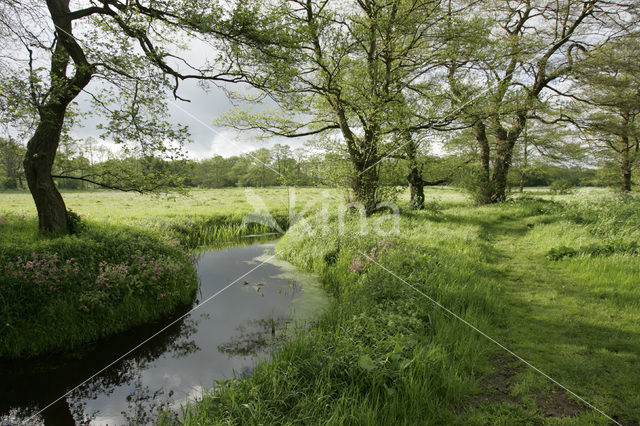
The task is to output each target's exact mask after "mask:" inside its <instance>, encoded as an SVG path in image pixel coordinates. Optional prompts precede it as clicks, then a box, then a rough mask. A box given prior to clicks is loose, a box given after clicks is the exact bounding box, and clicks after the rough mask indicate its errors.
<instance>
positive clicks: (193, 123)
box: [72, 81, 303, 159]
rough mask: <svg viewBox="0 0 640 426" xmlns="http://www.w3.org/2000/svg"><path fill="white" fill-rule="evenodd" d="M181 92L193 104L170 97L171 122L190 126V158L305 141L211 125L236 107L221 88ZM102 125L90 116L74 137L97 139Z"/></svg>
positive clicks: (188, 86)
mask: <svg viewBox="0 0 640 426" xmlns="http://www.w3.org/2000/svg"><path fill="white" fill-rule="evenodd" d="M178 93H179V95H180V96H181V97H183V98H186V99H189V100H190V101H191V102H183V101H180V100H174V99H173V98H172V97H171V98H168V99H167V101H168V105H169V113H170V119H169V121H170V122H172V123H174V124H181V125H187V126H189V131H190V133H191V137H192V139H193V142H192V143H189V144H187V145H186V147H185V148H186V150H187V152H188V155H189V156H190V157H191V158H194V159H203V158H209V157H212V156H215V155H221V156H223V157H230V156H233V155H239V154H243V153H246V152H249V151H252V150H255V149H258V148H261V147H270V146H273V145H274V144H276V143H282V144H287V145H290V146H291V147H292V148H295V147H299V146H302V143H303V141H302V140H297V139H294V140H292V139H287V138H271V139H268V140H264V139H258V138H256V137H255V134H250V133H248V132H238V131H236V130H234V129H229V128H224V127H216V126H214V125H213V124H212V123H213V121H214V120H215V119H216V118H219V117H220V116H221V115H223V114H224V113H225V112H228V111H230V110H231V109H233V107H234V105H233V104H232V103H231V102H230V101H229V100H228V99H227V96H226V94H225V93H224V91H223V90H222V89H220V88H218V87H211V88H210V89H208V90H204V89H203V88H201V87H199V86H198V84H197V82H194V81H187V82H184V83H182V84H181V85H180V91H179V92H178ZM78 104H79V107H80V109H81V110H86V109H87V108H90V103H89V102H88V96H84V97H82V98H81V99H79V102H78ZM99 122H100V117H96V116H88V117H87V118H85V119H84V120H83V121H82V124H83V126H82V127H78V128H75V129H73V131H72V134H73V136H74V137H76V138H87V137H90V136H93V137H95V138H97V139H98V136H99V134H100V131H99V130H97V129H96V125H97V124H98V123H99ZM107 145H108V146H109V144H107Z"/></svg>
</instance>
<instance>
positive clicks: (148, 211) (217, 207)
mask: <svg viewBox="0 0 640 426" xmlns="http://www.w3.org/2000/svg"><path fill="white" fill-rule="evenodd" d="M255 194H256V195H259V196H260V198H261V199H262V200H263V201H264V207H265V208H266V209H268V210H269V211H270V212H272V213H275V214H274V216H275V217H276V219H277V220H279V221H280V220H283V221H284V220H286V218H287V217H288V216H287V210H288V208H289V206H290V204H289V202H288V201H287V200H288V196H289V193H288V191H287V190H286V189H278V188H273V189H263V190H255ZM323 194H326V197H327V198H328V199H329V200H330V203H332V204H331V205H335V204H336V203H339V202H341V201H342V200H343V195H342V193H341V192H340V191H338V190H328V191H325V190H322V189H299V188H298V189H296V197H297V199H298V202H299V203H297V204H296V208H297V209H303V210H304V206H305V205H306V202H313V201H317V200H318V197H319V196H324V195H323ZM64 195H65V199H66V201H67V204H68V206H69V208H71V209H72V210H74V211H76V212H77V213H79V214H80V215H81V216H83V217H84V218H85V221H87V222H89V223H94V226H105V227H106V226H115V225H116V224H117V226H125V227H131V228H132V229H138V230H145V232H150V233H152V234H153V235H155V236H156V237H157V238H158V239H159V240H169V241H171V240H175V239H178V241H179V242H180V241H182V242H181V244H182V246H184V247H190V246H197V245H199V244H202V243H211V242H215V241H216V238H218V241H222V240H223V239H225V238H226V237H234V238H241V237H242V235H243V233H253V232H256V231H265V230H266V229H267V228H266V227H262V228H259V229H258V228H255V229H244V228H242V226H241V216H243V215H244V214H245V213H248V212H251V211H253V210H255V208H254V206H255V203H251V202H249V201H247V197H246V193H245V192H244V190H242V189H224V190H206V191H205V190H198V191H194V192H193V193H192V194H191V195H190V196H188V197H184V196H181V195H175V196H169V197H160V198H158V197H148V196H144V197H143V196H138V195H130V194H121V193H113V192H102V191H100V192H94V193H80V192H78V193H66V194H64ZM98 201H99V202H98ZM406 201H407V200H406V194H403V196H402V198H401V199H400V200H399V202H398V203H399V205H400V206H401V207H403V205H405V204H406ZM426 204H427V208H426V209H425V210H423V211H411V210H407V209H405V208H402V209H401V214H400V221H399V229H398V232H392V233H390V234H388V235H381V234H380V233H376V232H374V231H371V232H364V233H363V232H361V229H362V228H361V226H362V223H361V221H360V218H359V216H357V215H353V216H350V217H349V218H348V219H347V220H346V223H345V224H341V223H340V221H339V220H338V219H337V218H336V216H335V214H334V213H333V210H330V212H331V213H330V214H329V215H328V216H327V215H326V214H323V213H318V214H314V211H313V208H310V209H308V210H307V211H306V212H305V215H306V216H307V217H308V220H307V221H306V222H301V223H298V224H296V225H294V226H292V227H291V228H290V229H289V230H288V232H287V233H286V235H285V236H284V237H282V239H281V240H280V241H279V243H278V245H277V254H278V255H279V256H280V257H281V258H284V259H286V260H288V261H289V262H291V263H293V264H295V265H296V266H298V267H299V268H301V269H305V270H309V271H313V272H315V273H317V274H318V275H319V277H320V278H321V280H322V282H323V285H324V286H325V289H326V290H327V291H328V292H329V293H330V294H331V295H332V296H333V298H332V300H333V302H332V304H331V307H330V309H329V310H328V312H327V313H326V314H325V315H324V316H323V317H322V318H320V319H319V320H318V322H317V324H316V326H315V327H314V328H313V329H311V330H310V331H304V332H303V331H301V332H300V333H299V334H298V335H297V336H296V337H295V338H293V339H292V340H291V341H290V342H289V343H288V344H286V345H285V346H284V347H283V348H282V349H281V350H280V351H279V352H277V353H275V354H274V356H273V358H272V360H271V361H269V362H266V363H263V364H261V365H260V366H259V367H258V368H257V369H256V370H255V371H254V373H253V374H252V375H251V376H248V377H243V378H239V379H236V380H232V381H224V382H220V383H218V384H217V385H216V386H214V387H213V388H212V389H211V390H210V391H209V392H208V393H207V395H205V396H204V397H203V398H202V399H201V400H198V401H193V402H192V403H190V404H188V405H187V406H185V407H184V408H183V411H182V412H181V413H166V417H165V418H164V419H163V422H164V423H166V424H173V423H175V422H176V421H180V422H183V423H185V424H194V425H195V424H258V423H262V424H299V423H306V424H465V425H466V424H570V425H584V424H611V423H612V420H613V421H615V422H619V423H620V424H638V423H640V381H638V380H637V378H638V377H640V302H639V301H640V297H639V296H640V285H639V284H640V256H639V254H640V250H639V249H638V244H637V242H638V240H639V239H640V197H638V196H637V195H631V196H625V197H622V196H620V195H618V194H615V193H613V192H610V191H608V190H605V189H580V190H576V191H574V192H573V193H571V194H566V195H553V194H551V193H550V192H549V191H547V190H545V189H535V190H532V191H527V192H525V193H524V194H522V195H520V194H513V196H512V198H511V200H510V201H508V202H506V203H503V204H499V205H489V206H484V207H477V206H474V205H473V204H472V203H471V201H470V200H469V197H467V196H466V195H465V194H464V193H462V192H460V191H459V190H456V189H454V188H431V189H429V190H428V191H427V203H426ZM32 209H33V207H32V204H30V201H29V199H28V196H27V195H25V194H0V216H2V217H5V218H6V220H7V223H6V224H4V225H0V239H2V240H0V241H2V244H4V242H5V241H8V240H9V239H11V238H14V239H15V238H17V237H11V235H16V234H20V235H28V234H29V232H30V231H29V229H31V228H29V227H30V226H33V232H35V222H33V224H31V222H30V221H33V220H35V215H34V213H33V211H32ZM211 218H216V219H215V221H212V220H211ZM381 219H383V217H382V216H379V215H374V216H372V217H370V218H368V219H367V224H368V225H370V226H368V227H367V229H370V230H374V229H376V227H375V226H374V225H375V223H376V222H377V221H380V220H381ZM224 221H226V222H224ZM180 223H182V224H183V225H184V224H187V225H188V226H185V228H182V229H181V228H179V225H180ZM20 224H22V225H20ZM189 224H190V225H189ZM219 224H223V226H228V228H225V229H227V230H226V231H225V232H224V233H220V232H218V231H216V229H218V228H216V226H218V225H219ZM18 225H19V226H23V227H24V228H25V229H24V230H23V231H22V232H19V233H16V232H15V229H16V226H18ZM283 225H286V224H283ZM206 229H209V231H205V230H206ZM227 234H228V235H227ZM223 237H224V238H223ZM22 238H23V239H24V240H25V241H26V237H22ZM226 241H228V240H226ZM435 302H437V303H438V304H440V305H437V304H436V303H435ZM443 307H444V308H446V309H447V310H450V311H449V312H448V311H445V310H444V309H443ZM462 320H464V321H462ZM465 321H466V323H465ZM470 325H472V326H473V327H477V329H478V330H481V331H482V332H483V333H486V336H489V337H491V338H492V339H494V341H492V340H490V339H488V338H487V337H486V336H485V335H482V334H480V333H479V332H478V331H477V330H476V329H474V328H472V327H470ZM496 342H499V343H500V344H501V345H504V347H506V348H508V349H509V350H511V351H513V352H514V353H516V354H518V356H520V357H522V358H523V359H525V360H527V361H528V362H529V363H530V364H531V365H533V366H535V367H536V368H538V369H539V370H540V371H542V372H544V373H546V374H548V375H549V376H550V377H552V378H553V379H554V380H556V381H557V382H558V383H560V384H562V385H563V386H564V388H563V387H560V386H558V384H556V383H553V382H552V381H550V380H549V379H548V378H547V377H545V376H543V375H542V374H540V372H539V371H536V370H534V369H533V368H531V367H530V366H529V365H526V364H525V363H523V362H522V361H521V360H520V359H517V358H516V357H514V356H513V355H512V354H511V353H509V352H507V351H505V350H504V348H502V347H500V346H498V345H497V344H496ZM585 401H587V402H588V403H589V404H592V406H589V405H588V404H586V403H585ZM594 407H595V409H594Z"/></svg>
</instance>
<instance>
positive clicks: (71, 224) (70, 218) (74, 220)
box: [67, 210, 85, 234]
mask: <svg viewBox="0 0 640 426" xmlns="http://www.w3.org/2000/svg"><path fill="white" fill-rule="evenodd" d="M67 228H68V229H69V233H70V234H77V233H79V232H81V231H83V230H84V229H85V223H84V222H83V221H82V218H81V217H80V215H79V214H77V213H75V212H73V211H71V210H67Z"/></svg>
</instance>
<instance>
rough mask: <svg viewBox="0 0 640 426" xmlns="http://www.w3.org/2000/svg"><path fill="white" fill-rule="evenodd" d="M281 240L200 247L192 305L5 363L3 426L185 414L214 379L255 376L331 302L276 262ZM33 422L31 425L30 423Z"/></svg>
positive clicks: (1, 374) (308, 279)
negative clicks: (65, 350) (72, 348)
mask: <svg viewBox="0 0 640 426" xmlns="http://www.w3.org/2000/svg"><path fill="white" fill-rule="evenodd" d="M274 245H275V243H274V242H270V243H265V244H254V245H251V246H246V247H235V248H228V249H221V250H216V251H204V252H202V253H201V254H200V255H199V258H198V264H197V269H198V276H199V278H200V282H201V285H200V290H199V293H198V295H197V298H196V300H195V301H194V304H193V305H192V306H190V307H188V308H184V309H183V310H181V311H179V312H176V313H175V314H174V316H173V317H170V318H164V319H163V320H161V321H157V322H154V323H151V324H146V325H145V326H142V327H138V328H136V329H134V330H130V331H128V332H125V333H121V334H119V335H117V336H114V337H112V338H109V339H106V340H103V341H100V342H97V343H95V344H92V345H88V346H87V347H85V348H83V349H82V350H80V351H77V352H74V353H69V354H64V355H55V356H49V357H43V358H39V359H37V360H30V361H20V362H17V361H10V362H7V361H4V362H0V384H1V386H0V418H2V419H3V422H2V425H3V426H4V425H10V424H24V423H25V422H27V420H30V421H29V422H27V423H29V424H46V425H67V424H68V425H73V424H96V425H106V424H108V425H120V424H131V423H138V424H146V423H150V422H152V421H153V420H154V418H155V416H156V414H157V412H158V410H159V409H160V408H173V409H176V408H179V406H180V404H182V403H184V402H185V401H186V400H187V398H194V397H197V396H198V395H200V394H201V392H202V389H203V387H204V388H207V387H211V386H212V385H213V384H214V382H215V381H216V380H220V379H228V378H232V377H234V376H238V375H243V374H250V372H251V369H252V367H253V366H254V365H255V364H256V363H257V362H259V361H260V360H262V359H265V358H267V357H268V356H269V354H270V353H271V351H272V350H273V349H274V348H276V347H277V345H278V344H279V343H281V342H282V341H283V339H284V336H286V334H287V333H288V332H290V331H291V330H292V329H293V328H295V327H299V326H304V324H305V323H306V322H307V321H309V320H311V319H312V318H314V317H316V316H317V315H318V313H319V311H320V310H322V309H323V308H324V307H325V306H326V298H325V296H324V293H323V292H322V291H321V290H320V289H319V287H318V285H317V282H316V281H315V280H314V278H313V277H312V276H310V275H308V274H301V273H298V272H296V270H295V269H294V268H293V267H292V266H291V265H290V264H288V263H286V262H283V261H279V260H277V259H276V258H272V257H271V256H272V254H273V248H274ZM265 261H266V263H264V264H262V265H261V266H259V267H258V268H256V269H255V270H254V271H253V272H250V273H248V274H247V275H246V276H245V277H243V278H241V279H240V280H238V281H237V282H236V283H235V284H234V285H233V286H231V287H229V288H228V289H227V290H225V291H224V292H223V293H221V294H219V295H218V296H216V297H215V298H214V299H212V300H210V301H208V302H207V303H205V304H204V305H202V306H200V307H199V308H198V309H196V310H195V311H194V312H192V313H191V314H189V315H187V316H186V317H185V318H183V319H181V320H180V321H178V322H177V323H176V324H175V325H173V326H171V327H170V328H168V329H167V330H166V331H164V332H162V333H161V334H160V335H159V336H157V337H155V338H153V339H152V340H151V341H150V342H148V343H146V344H145V345H144V346H142V347H141V348H139V349H137V350H136V351H134V352H133V353H132V354H130V355H129V356H127V357H126V358H124V359H123V360H122V361H120V362H118V363H117V364H115V365H114V366H112V367H110V368H109V369H107V370H106V371H104V372H102V373H100V374H98V375H97V376H96V377H94V378H93V379H91V380H89V381H88V382H87V383H85V384H84V385H82V386H81V387H80V388H78V389H77V390H75V391H73V392H72V393H71V394H70V395H69V396H68V397H66V398H64V399H63V400H61V401H59V402H58V403H57V404H55V405H54V406H52V407H50V408H48V409H46V410H45V411H43V412H42V413H40V414H37V413H38V412H39V411H40V410H41V409H42V408H44V407H46V406H47V405H48V404H50V403H51V402H52V401H53V400H55V399H56V398H58V397H60V396H61V395H63V394H65V393H66V392H68V391H69V390H71V389H72V388H74V387H75V386H77V385H78V384H79V383H81V382H83V381H84V380H86V379H87V378H89V377H91V376H92V375H94V374H95V373H96V372H97V371H99V370H101V369H102V368H103V367H105V366H106V365H108V364H110V363H111V362H113V361H114V360H116V359H117V358H119V357H120V356H121V355H122V354H123V353H126V352H127V351H128V350H130V349H131V348H134V347H135V346H136V345H138V344H139V343H140V342H141V341H144V340H145V339H147V338H148V337H150V336H152V335H153V334H155V333H156V332H158V331H159V330H161V329H162V328H163V327H165V326H166V325H167V324H169V323H171V322H172V321H174V320H175V319H177V318H179V317H181V316H182V315H184V314H185V313H187V312H188V311H189V310H190V309H191V308H193V307H194V306H196V305H197V304H198V303H200V301H203V300H206V299H207V298H209V297H210V296H211V295H213V294H215V293H216V292H218V291H220V290H221V289H223V288H224V287H226V286H227V285H229V284H230V283H232V282H233V281H234V280H237V279H238V278H239V277H240V276H242V275H244V274H246V273H247V272H249V271H251V269H253V268H255V267H256V266H258V265H260V264H261V263H262V262H265ZM33 416H35V417H34V418H33V419H30V418H31V417H33Z"/></svg>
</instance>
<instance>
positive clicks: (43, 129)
mask: <svg viewBox="0 0 640 426" xmlns="http://www.w3.org/2000/svg"><path fill="white" fill-rule="evenodd" d="M64 112H65V108H64V107H62V106H60V105H58V106H57V108H47V110H46V111H44V112H43V114H42V117H41V120H40V123H39V124H38V127H37V128H36V131H35V133H34V135H33V136H32V137H31V139H30V140H29V142H28V144H27V153H26V155H25V159H24V162H23V164H24V173H25V176H26V178H27V184H28V185H29V190H30V191H31V195H32V196H33V200H34V202H35V204H36V209H37V210H38V226H39V228H40V230H41V231H48V232H67V231H68V227H67V208H66V206H65V204H64V200H63V199H62V196H61V195H60V192H59V191H58V188H56V185H55V183H54V182H53V178H52V177H51V169H52V167H53V161H54V160H55V156H56V151H57V150H58V144H59V142H60V134H61V132H62V125H63V123H64Z"/></svg>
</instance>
